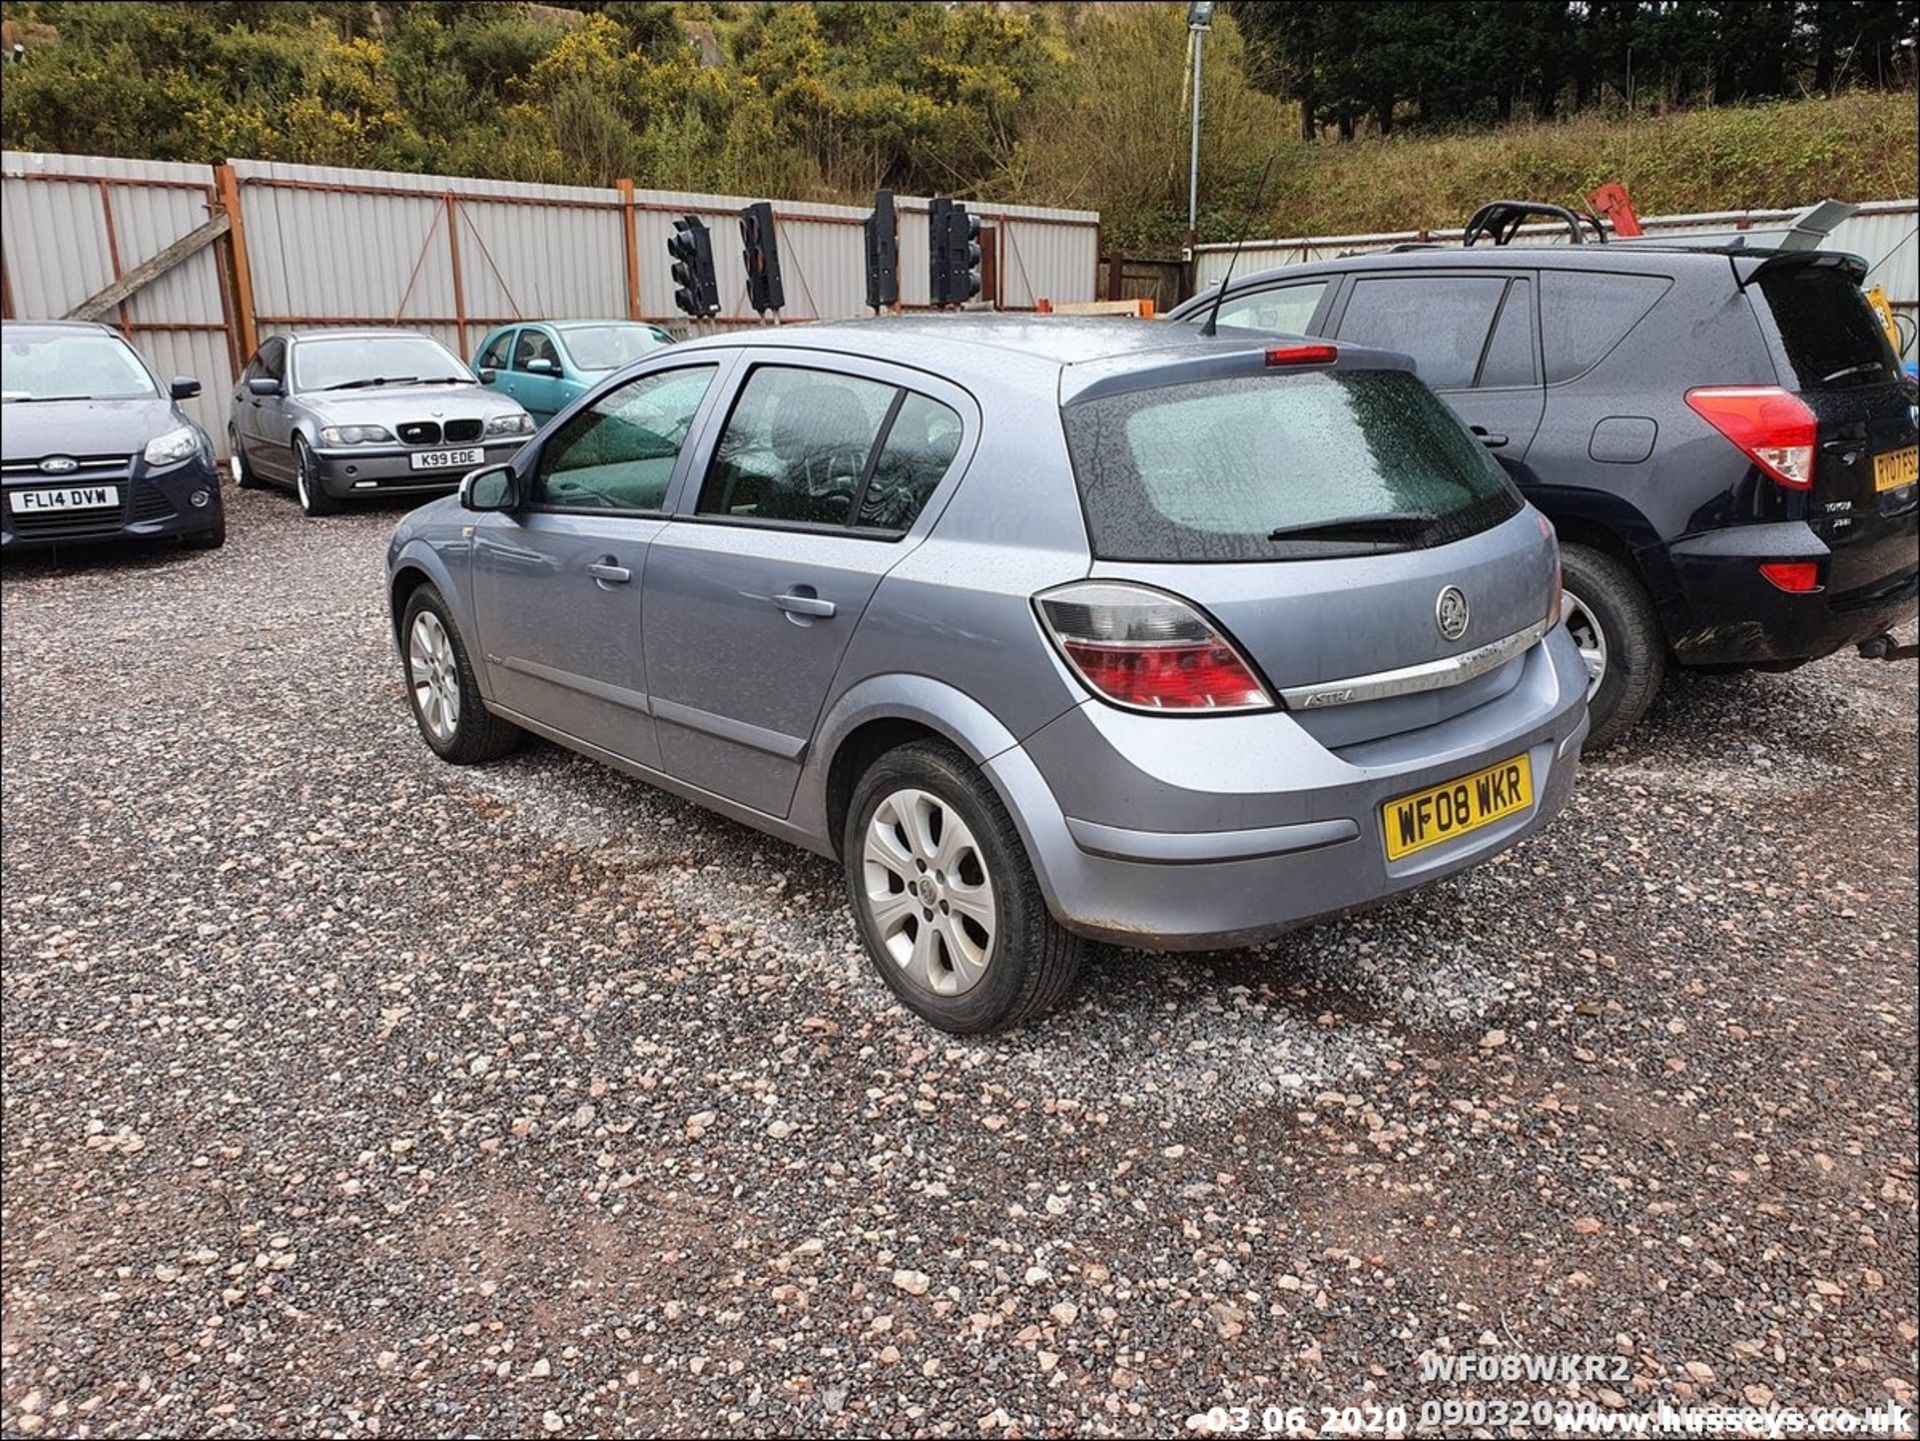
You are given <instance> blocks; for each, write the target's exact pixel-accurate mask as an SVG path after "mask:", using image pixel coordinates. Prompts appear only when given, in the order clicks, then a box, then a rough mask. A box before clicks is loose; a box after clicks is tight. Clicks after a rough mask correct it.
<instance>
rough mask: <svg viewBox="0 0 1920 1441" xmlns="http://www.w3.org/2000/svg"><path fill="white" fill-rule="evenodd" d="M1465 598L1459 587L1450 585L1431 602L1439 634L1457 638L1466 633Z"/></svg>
mask: <svg viewBox="0 0 1920 1441" xmlns="http://www.w3.org/2000/svg"><path fill="white" fill-rule="evenodd" d="M1470 614H1471V612H1470V611H1468V609H1467V598H1466V596H1464V595H1463V594H1461V592H1460V587H1459V586H1457V585H1450V586H1448V587H1447V588H1446V589H1445V590H1443V591H1441V592H1440V599H1438V600H1436V601H1435V602H1434V603H1433V623H1434V624H1435V625H1437V626H1439V627H1440V634H1441V635H1443V636H1445V637H1446V638H1447V639H1448V640H1458V639H1460V637H1461V636H1463V635H1465V634H1466V633H1467V620H1468V617H1469V615H1470Z"/></svg>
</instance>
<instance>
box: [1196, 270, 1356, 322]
mask: <svg viewBox="0 0 1920 1441" xmlns="http://www.w3.org/2000/svg"><path fill="white" fill-rule="evenodd" d="M1328 284H1329V282H1328V281H1325V280H1315V281H1310V282H1308V283H1306V284H1304V285H1284V286H1281V287H1280V288H1279V289H1277V290H1262V291H1258V292H1256V293H1255V294H1252V295H1235V296H1230V297H1228V298H1227V299H1226V300H1223V301H1221V302H1220V323H1221V324H1222V325H1224V326H1231V327H1232V328H1233V329H1235V330H1277V331H1279V332H1280V333H1281V334H1283V335H1305V334H1306V333H1307V325H1308V323H1309V322H1310V321H1312V319H1313V312H1314V311H1316V310H1318V309H1319V308H1320V297H1321V296H1323V295H1325V294H1326V293H1327V285H1328ZM1194 318H1195V319H1197V320H1202V321H1204V320H1205V318H1206V312H1205V311H1204V310H1202V311H1200V312H1199V313H1198V314H1197V315H1196V316H1195V317H1194Z"/></svg>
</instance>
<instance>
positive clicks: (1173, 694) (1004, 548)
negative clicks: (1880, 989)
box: [388, 317, 1587, 1032]
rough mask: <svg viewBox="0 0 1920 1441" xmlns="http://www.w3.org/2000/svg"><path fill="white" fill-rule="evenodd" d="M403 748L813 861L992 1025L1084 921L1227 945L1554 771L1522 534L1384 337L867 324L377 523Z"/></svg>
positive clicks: (878, 941) (574, 415) (1552, 625)
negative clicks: (401, 696) (496, 761)
mask: <svg viewBox="0 0 1920 1441" xmlns="http://www.w3.org/2000/svg"><path fill="white" fill-rule="evenodd" d="M388 567H389V575H390V578H391V586H392V590H391V596H392V607H393V621H394V632H395V637H396V639H397V642H398V645H399V650H400V654H401V659H402V664H403V668H404V672H405V676H406V681H407V688H408V694H409V695H410V696H411V698H412V703H413V710H414V715H415V718H416V720H417V721H418V724H419V728H420V732H421V734H422V736H423V737H424V738H425V739H426V742H427V744H428V745H429V746H431V747H432V748H433V750H434V751H435V752H437V753H438V754H439V755H440V756H442V757H443V758H445V759H446V760H449V761H453V762H456V763H471V762H478V761H486V760H491V759H493V758H495V757H498V756H500V755H502V754H504V753H505V752H507V751H508V750H510V749H511V748H512V747H513V745H514V743H515V742H516V741H517V740H518V739H519V738H520V735H521V734H522V732H524V731H533V732H536V733H538V734H540V735H543V736H546V737H549V738H550V739H552V740H555V741H558V742H560V743H561V744H563V745H565V746H568V747H571V748H572V749H574V750H577V751H580V752H582V753H584V754H586V755H589V756H592V757H594V758H596V759H598V760H601V761H604V762H606V763H608V764H610V765H613V766H617V767H619V768H620V769H621V770H624V771H628V772H631V773H632V774H634V775H637V776H639V777H641V778H643V779H645V780H647V781H650V782H652V783H653V784H656V785H658V786H661V787H663V788H665V789H667V790H670V791H673V792H675V793H677V794H679V795H682V796H685V797H687V798H689V799H691V800H694V801H696V802H698V803H700V804H701V805H705V806H708V807H711V808H712V809H714V810H716V811H719V812H720V813H722V814H724V815H728V816H731V817H733V818H735V819H737V820H740V821H744V822H746V823H747V824H749V825H752V826H755V827H757V828H759V829H761V830H763V831H766V832H769V833H770V834H772V835H775V836H779V837H782V838H784V839H786V840H790V841H793V842H795V843H796V844H799V845H802V846H805V847H807V848H808V849H810V850H813V851H817V852H819V853H821V854H823V855H827V856H833V857H836V858H838V859H839V860H840V862H841V864H842V865H843V867H844V869H845V873H846V881H847V890H848V894H849V897H850V899H851V901H852V905H853V909H854V913H855V915H856V917H857V918H858V922H859V927H860V931H861V934H862V936H863V937H864V939H865V941H866V946H867V949H868V951H869V953H870V954H871V956H872V957H873V961H874V964H875V966H876V967H877V968H878V970H879V971H880V974H881V975H882V976H883V977H884V978H885V980H886V982H887V984H888V985H889V986H891V987H892V988H893V990H894V992H895V993H896V994H897V995H898V996H899V997H900V998H901V1000H902V1001H904V1002H905V1003H906V1004H907V1005H908V1006H909V1007H910V1008H911V1009H913V1010H914V1011H916V1012H917V1013H919V1014H920V1015H921V1016H923V1017H925V1018H926V1019H927V1020H928V1021H929V1022H931V1023H932V1024H933V1025H935V1026H938V1027H940V1028H941V1029H943V1030H948V1031H955V1032H978V1031H988V1030H994V1029H998V1028H1002V1027H1006V1026H1012V1025H1016V1024H1019V1023H1021V1022H1023V1021H1025V1020H1028V1019H1030V1018H1032V1017H1034V1016H1036V1015H1038V1014H1040V1013H1041V1012H1043V1011H1044V1010H1046V1009H1047V1008H1048V1007H1050V1006H1052V1005H1053V1004H1054V1003H1056V1002H1057V1001H1059V1000H1060V998H1061V997H1062V996H1063V995H1064V994H1065V993H1066V991H1067V989H1068V987H1069V985H1070V984H1071V982H1072V978H1073V974H1074V970H1075V965H1076V962H1077V960H1078V957H1079V953H1080V949H1081V943H1082V939H1083V938H1086V937H1093V938H1098V939H1102V940H1107V941H1113V942H1118V943H1120V944H1123V945H1128V946H1138V947H1144V948H1148V949H1155V950H1192V949H1197V948H1201V947H1212V946H1232V945H1241V944H1246V943H1250V942H1254V941H1258V940H1261V939H1263V938H1266V937H1270V936H1273V935H1275V934H1277V933H1279V932H1281V931H1284V930H1287V929H1288V928H1290V927H1293V926H1298V925H1300V924H1302V923H1303V922H1307V921H1311V920H1314V919H1316V918H1322V917H1326V916H1330V915H1334V914H1336V913H1339V912H1342V911H1346V910H1350V909H1353V908H1355V907H1359V906H1365V905H1369V904H1371V903H1373V902H1376V901H1379V900H1381V899H1383V898H1385V897H1387V896H1390V895H1392V894H1394V893H1396V892H1399V891H1404V890H1408V889H1411V888H1412V887H1415V886H1418V885H1421V884H1424V883H1425V882H1428V881H1432V880H1435V879H1437V878H1438V877H1441V876H1444V875H1447V874H1449V873H1451V872H1454V871H1457V870H1460V869H1461V868H1463V867H1465V866H1469V865H1472V864H1474V863H1475V862H1477V861H1481V860H1484V859H1486V858H1487V857H1489V856H1491V855H1493V854H1494V853H1495V852H1497V851H1499V850H1501V849H1503V848H1505V847H1507V846H1509V845H1512V844H1513V843H1514V842H1515V841H1517V840H1519V839H1520V838H1521V837H1523V836H1525V835H1527V834H1528V833H1529V832H1531V831H1533V830H1535V829H1537V828H1538V827H1540V826H1542V825H1544V824H1546V822H1547V821H1548V820H1549V819H1550V818H1551V817H1552V816H1553V815H1554V814H1555V813H1556V812H1557V811H1558V810H1559V809H1560V807H1561V805H1562V804H1563V803H1564V801H1565V800H1566V797H1567V793H1568V791H1569V789H1570V788H1571V786H1572V784H1573V779H1574V773H1575V770H1576V768H1577V765H1578V761H1579V751H1580V744H1581V741H1582V739H1583V738H1584V736H1585V734H1586V729H1587V719H1586V707H1585V700H1584V697H1585V692H1586V671H1585V668H1584V666H1583V664H1582V662H1581V659H1580V655H1579V652H1578V650H1577V649H1576V647H1575V646H1574V644H1573V642H1572V641H1571V640H1570V639H1569V638H1568V635H1567V632H1566V630H1565V628H1564V627H1563V626H1560V625H1559V624H1558V617H1559V614H1560V603H1559V596H1558V594H1557V591H1558V588H1559V565H1558V561H1557V558H1556V552H1555V547H1554V539H1553V536H1552V533H1551V531H1550V530H1549V528H1548V527H1547V525H1546V524H1545V523H1544V522H1543V521H1542V520H1541V518H1540V517H1539V516H1538V514H1537V513H1535V512H1534V511H1533V510H1531V509H1530V508H1529V507H1528V506H1527V505H1526V503H1525V502H1524V501H1523V500H1522V499H1521V498H1520V496H1519V495H1518V493H1517V492H1516V491H1515V490H1514V488H1513V487H1512V485H1511V484H1510V483H1509V482H1508V481H1507V479H1506V478H1505V474H1504V472H1503V471H1502V470H1501V469H1500V467H1499V466H1498V465H1496V464H1495V463H1494V462H1493V461H1492V460H1491V459H1489V458H1488V456H1487V455H1486V453H1485V452H1484V450H1483V449H1482V448H1481V447H1480V446H1479V445H1477V444H1476V443H1475V441H1474V439H1473V437H1472V436H1470V435H1469V434H1468V433H1467V431H1466V430H1465V429H1464V428H1463V427H1462V425H1461V423H1460V422H1459V421H1458V420H1456V419H1455V418H1454V417H1453V416H1452V414H1451V413H1450V412H1449V411H1448V410H1447V409H1446V407H1445V406H1444V405H1443V404H1442V403H1441V402H1440V401H1439V400H1437V399H1436V398H1435V397H1434V396H1433V395H1432V394H1431V393H1430V392H1429V391H1428V390H1427V389H1426V388H1425V387H1424V386H1423V385H1422V384H1421V383H1420V382H1419V381H1418V380H1417V379H1416V378H1415V377H1414V376H1413V374H1412V372H1411V369H1410V365H1409V362H1407V361H1406V360H1405V359H1404V358H1403V357H1400V356H1396V355H1392V354H1388V353H1384V352H1378V351H1373V352H1369V351H1361V350H1355V349H1352V348H1348V347H1339V348H1338V349H1336V348H1335V347H1334V346H1332V345H1329V344H1326V343H1324V342H1319V341H1302V340H1298V339H1292V338H1285V337H1262V336H1252V335H1249V334H1248V333H1247V332H1245V331H1242V332H1239V333H1238V334H1237V335H1235V336H1234V337H1231V338H1229V337H1228V336H1225V335H1222V336H1219V337H1216V338H1203V337H1198V336H1196V335H1195V334H1194V333H1193V332H1192V331H1190V330H1187V329H1184V328H1182V329H1179V330H1176V329H1174V328H1172V327H1162V326H1156V325H1149V324H1142V323H1140V322H1138V321H1076V320H1067V319H1059V318H1056V319H1047V320H1022V319H1016V318H1010V317H929V318H925V319H906V318H890V319H885V320H878V321H866V322H857V323H849V324H834V325H809V326H806V327H790V328H786V329H781V330H769V331H762V332H757V333H754V334H746V335H733V336H724V337H717V338H714V339H710V340H702V341H696V342H694V343H692V344H688V345H682V346H676V347H673V348H672V349H670V350H666V351H662V352H661V353H660V354H659V355H658V356H654V357H649V358H647V359H646V360H644V361H642V362H640V363H638V364H636V365H634V366H632V367H630V368H628V369H626V370H624V371H622V372H621V373H619V374H618V375H616V376H614V377H612V378H610V379H609V380H607V381H606V382H604V383H602V384H601V385H599V386H597V387H596V388H595V389H593V390H591V391H589V392H588V393H587V394H585V395H584V396H582V397H581V398H580V399H579V400H578V401H577V402H575V403H574V404H573V405H572V406H571V407H570V408H569V409H567V410H565V411H563V412H562V413H561V414H560V415H559V416H557V417H556V418H555V420H554V422H553V423H551V424H550V425H548V426H547V427H546V428H545V429H544V430H543V431H542V432H541V434H540V435H539V436H538V437H536V439H535V440H534V441H533V442H532V443H531V444H530V445H528V446H527V448H526V449H525V450H523V451H522V452H520V454H519V455H518V456H517V457H515V459H514V460H513V461H512V463H511V464H509V465H502V466H495V467H490V468H486V469H482V470H479V471H475V472H473V473H471V474H469V475H468V476H467V477H466V479H465V481H464V482H463V483H462V486H461V490H460V494H459V495H458V496H457V497H449V498H447V499H445V500H442V501H438V502H436V503H434V504H431V505H428V506H426V507H425V508H423V509H421V510H418V511H415V512H414V513H413V514H411V515H409V516H407V517H406V519H405V520H404V521H402V522H401V524H400V526H399V528H398V530H397V531H396V532H395V534H394V537H393V542H392V546H391V549H390V552H389V556H388Z"/></svg>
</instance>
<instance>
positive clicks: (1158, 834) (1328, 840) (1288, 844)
mask: <svg viewBox="0 0 1920 1441" xmlns="http://www.w3.org/2000/svg"><path fill="white" fill-rule="evenodd" d="M1067 832H1068V834H1070V835H1071V836H1072V837H1073V841H1074V844H1075V845H1077V846H1079V847H1080V849H1081V850H1083V851H1087V852H1089V853H1090V854H1092V855H1096V856H1106V857H1108V858H1109V859H1111V860H1116V861H1141V862H1146V863H1149V864H1159V865H1174V866H1181V865H1210V864H1212V863H1214V862H1217V861H1252V860H1259V859H1261V858H1262V857H1265V856H1279V855H1285V854H1287V853H1288V852H1289V851H1312V850H1318V849H1320V848H1321V847H1322V846H1336V845H1339V844H1340V843H1341V842H1342V841H1351V840H1357V839H1359V836H1360V827H1359V826H1357V825H1355V824H1354V823H1353V822H1352V821H1350V820H1335V821H1305V822H1302V823H1300V824H1298V825H1291V826H1264V827H1262V828H1260V829H1258V830H1251V831H1133V830H1125V829H1123V828H1122V827H1120V826H1103V825H1099V824H1096V823H1095V822H1093V821H1078V820H1075V819H1074V818H1073V817H1072V816H1068V817H1067Z"/></svg>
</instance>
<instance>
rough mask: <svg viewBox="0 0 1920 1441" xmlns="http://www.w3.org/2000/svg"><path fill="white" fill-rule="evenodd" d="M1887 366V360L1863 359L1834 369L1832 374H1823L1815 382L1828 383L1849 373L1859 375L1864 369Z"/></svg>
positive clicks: (1879, 368) (1841, 378)
mask: <svg viewBox="0 0 1920 1441" xmlns="http://www.w3.org/2000/svg"><path fill="white" fill-rule="evenodd" d="M1885 367H1886V362H1885V361H1881V360H1863V361H1861V362H1860V363H1859V364H1858V365H1843V366H1841V367H1840V368H1839V369H1838V370H1836V371H1834V373H1833V374H1832V375H1823V376H1821V377H1820V379H1819V380H1818V381H1816V382H1815V384H1817V385H1826V384H1828V383H1830V382H1832V381H1835V380H1845V379H1846V378H1847V377H1848V376H1849V375H1858V374H1860V372H1862V371H1863V370H1882V369H1885Z"/></svg>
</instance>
